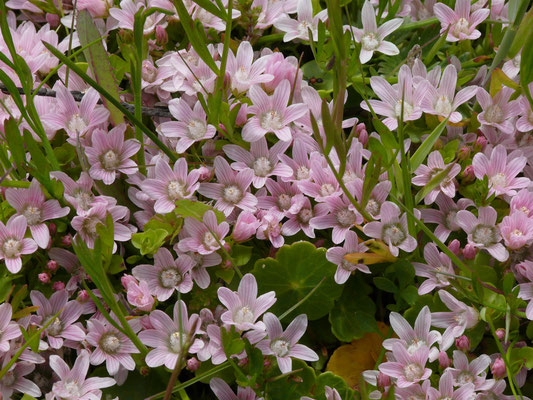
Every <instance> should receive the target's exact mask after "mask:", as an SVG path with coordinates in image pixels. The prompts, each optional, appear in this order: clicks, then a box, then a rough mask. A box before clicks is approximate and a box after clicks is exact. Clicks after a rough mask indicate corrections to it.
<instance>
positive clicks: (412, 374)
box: [403, 363, 424, 382]
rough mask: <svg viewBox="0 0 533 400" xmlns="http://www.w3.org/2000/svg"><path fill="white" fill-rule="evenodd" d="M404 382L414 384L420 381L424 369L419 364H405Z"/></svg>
mask: <svg viewBox="0 0 533 400" xmlns="http://www.w3.org/2000/svg"><path fill="white" fill-rule="evenodd" d="M403 374H404V376H405V380H406V381H408V382H415V381H418V380H420V379H422V376H423V375H424V368H422V366H421V365H420V364H416V363H411V364H407V365H406V366H405V367H404V369H403Z"/></svg>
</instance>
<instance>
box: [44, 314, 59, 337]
mask: <svg viewBox="0 0 533 400" xmlns="http://www.w3.org/2000/svg"><path fill="white" fill-rule="evenodd" d="M48 321H49V320H48ZM48 321H46V323H48ZM62 331H63V323H62V322H61V320H60V319H59V318H57V317H56V318H55V319H54V322H52V323H51V324H50V325H48V328H46V332H48V334H49V335H50V336H57V335H59V334H60V333H61V332H62Z"/></svg>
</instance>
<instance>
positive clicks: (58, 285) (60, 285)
mask: <svg viewBox="0 0 533 400" xmlns="http://www.w3.org/2000/svg"><path fill="white" fill-rule="evenodd" d="M52 289H53V290H54V291H55V292H59V291H60V290H63V289H65V282H61V281H57V282H54V284H53V285H52Z"/></svg>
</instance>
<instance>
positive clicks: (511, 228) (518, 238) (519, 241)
mask: <svg viewBox="0 0 533 400" xmlns="http://www.w3.org/2000/svg"><path fill="white" fill-rule="evenodd" d="M499 228H500V233H501V234H502V236H503V241H504V243H505V245H506V246H507V248H508V249H510V250H519V249H521V248H522V247H524V246H529V245H530V244H531V242H532V241H533V220H531V219H529V218H528V217H527V215H526V214H524V213H522V212H519V211H515V212H514V213H512V214H511V215H508V216H506V217H504V218H503V220H502V222H501V223H500V224H499Z"/></svg>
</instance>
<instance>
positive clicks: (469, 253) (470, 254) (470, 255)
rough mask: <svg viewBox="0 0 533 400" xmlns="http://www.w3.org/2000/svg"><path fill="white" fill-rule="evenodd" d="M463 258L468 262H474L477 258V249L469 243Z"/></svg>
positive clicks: (464, 250)
mask: <svg viewBox="0 0 533 400" xmlns="http://www.w3.org/2000/svg"><path fill="white" fill-rule="evenodd" d="M463 256H464V258H466V259H467V260H473V259H474V257H475V256H476V248H475V246H474V245H472V244H470V243H468V244H467V245H466V246H465V248H464V249H463Z"/></svg>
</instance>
